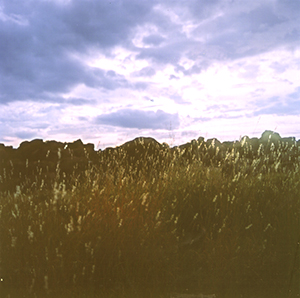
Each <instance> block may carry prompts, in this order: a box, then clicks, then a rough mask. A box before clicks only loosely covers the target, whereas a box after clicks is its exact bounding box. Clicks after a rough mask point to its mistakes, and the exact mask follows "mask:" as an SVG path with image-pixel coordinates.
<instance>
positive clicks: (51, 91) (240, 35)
mask: <svg viewBox="0 0 300 298" xmlns="http://www.w3.org/2000/svg"><path fill="white" fill-rule="evenodd" d="M299 3H300V2H299V1H288V0H278V1H268V2H267V1H263V0H261V1H253V2H247V5H246V4H245V3H244V2H241V1H225V0H202V1H199V0H190V1H181V0H180V1H179V0H174V1H173V0H172V1H171V0H166V1H140V0H123V1H122V0H115V1H80V0H76V1H75V0H74V1H68V2H64V1H59V2H58V1H39V0H35V1H30V0H28V1H21V0H14V1H4V0H2V1H1V0H0V41H1V44H0V78H1V80H0V103H2V104H5V103H9V102H11V101H17V100H21V101H24V100H29V99H30V100H35V101H49V102H56V101H58V100H61V99H62V98H61V97H60V96H61V94H62V93H67V92H70V91H71V90H72V88H74V87H75V86H77V85H78V84H84V85H86V86H88V87H91V88H96V89H98V88H100V89H101V88H102V89H105V90H108V91H109V90H115V89H117V88H132V89H134V88H140V89H145V88H146V87H147V83H146V82H144V83H143V84H142V85H136V84H135V83H131V82H130V81H128V80H129V79H128V78H125V77H123V76H122V75H120V74H118V73H117V72H116V70H113V69H112V70H110V71H105V70H102V69H100V68H93V67H90V66H87V65H86V64H84V58H85V57H87V56H88V55H89V54H90V53H91V52H94V53H101V54H102V55H106V56H108V57H110V58H113V53H112V49H113V48H114V47H116V46H119V47H122V48H125V49H127V50H130V51H134V52H135V53H136V58H137V59H146V60H148V61H149V66H148V67H147V68H144V69H142V70H141V71H140V73H139V74H137V75H140V76H145V77H149V78H150V77H151V76H153V75H154V74H155V71H156V69H155V66H154V65H152V63H153V62H154V63H156V64H157V65H166V64H171V65H173V66H174V69H175V71H177V72H181V73H183V74H184V75H186V76H189V75H192V74H194V73H200V72H201V71H202V70H203V69H206V68H207V67H208V66H209V65H210V64H211V63H213V62H214V61H220V60H224V59H236V58H241V57H246V56H249V55H256V54H259V53H262V52H266V51H271V50H273V49H276V48H278V47H282V46H283V47H288V46H296V45H299V42H300V27H299V23H300V18H299V15H300V4H299ZM172 14H173V16H174V15H175V16H176V17H175V18H174V17H172ZM186 24H192V25H193V26H194V27H193V28H194V29H193V30H190V31H189V33H187V31H186V28H185V25H186ZM143 26H146V27H147V26H148V27H149V26H150V27H151V26H152V27H155V28H156V31H155V33H153V32H152V33H147V34H146V33H145V36H142V38H141V43H142V44H143V45H144V47H142V46H140V45H139V46H137V45H135V44H134V42H133V39H134V37H135V34H136V32H137V28H143ZM184 57H187V58H189V59H191V60H192V61H194V65H192V66H190V68H189V69H185V68H183V67H182V66H181V65H179V63H180V60H181V58H184ZM274 67H278V66H276V65H274ZM172 78H175V77H174V76H173V77H172ZM77 103H78V101H77ZM75 104H76V102H75Z"/></svg>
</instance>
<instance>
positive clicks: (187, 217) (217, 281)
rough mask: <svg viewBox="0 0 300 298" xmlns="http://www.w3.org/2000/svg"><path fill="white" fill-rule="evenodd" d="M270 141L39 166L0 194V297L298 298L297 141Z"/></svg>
mask: <svg viewBox="0 0 300 298" xmlns="http://www.w3.org/2000/svg"><path fill="white" fill-rule="evenodd" d="M195 144H196V145H197V146H198V147H199V146H201V144H200V141H196V143H195ZM195 144H194V145H195ZM272 144H273V143H272V142H269V146H268V145H267V144H266V145H265V146H263V145H262V146H259V148H258V150H253V148H252V147H251V146H250V145H249V144H248V143H247V142H242V141H241V142H239V146H232V147H230V150H227V151H226V152H225V154H224V155H223V156H222V158H221V159H220V158H215V157H216V156H218V154H219V149H218V147H217V146H216V145H215V144H214V142H212V143H211V144H210V146H207V147H206V148H205V150H206V151H205V152H206V153H207V152H209V153H210V155H209V156H210V162H207V154H206V155H195V154H190V155H189V156H188V157H187V156H186V155H185V154H186V152H187V151H186V150H181V149H180V148H178V150H174V151H172V153H171V151H170V150H165V151H164V154H163V155H161V156H154V155H147V148H145V155H143V158H142V159H140V160H139V161H138V162H137V160H135V161H132V160H130V159H128V158H127V153H124V155H122V151H118V153H117V154H115V155H114V153H112V154H111V155H110V156H109V158H107V157H105V158H104V157H103V160H101V162H100V163H98V164H97V165H94V164H89V165H88V167H87V168H86V169H85V170H84V171H82V172H81V173H80V175H79V174H78V175H70V176H67V175H66V174H64V173H63V172H62V171H61V169H60V160H59V158H58V161H57V165H56V175H55V177H54V178H53V181H52V182H51V183H47V181H44V176H43V175H42V171H39V170H38V169H37V171H36V173H37V174H36V176H35V178H34V181H31V180H30V179H27V180H26V179H25V180H24V182H23V183H22V184H20V185H18V186H17V187H16V188H15V190H14V191H9V190H5V191H2V192H0V235H1V243H0V252H1V255H0V262H1V263H0V265H1V272H0V273H1V283H0V287H1V288H0V291H1V292H0V293H1V297H4V298H8V297H9V298H14V297H51V298H52V297H57V298H60V297H61V298H63V297H67V298H68V297H70V298H71V297H86V298H89V297H108V298H109V297H111V298H113V297H133V298H135V297H161V298H166V297H172V293H186V294H191V293H203V294H215V295H216V297H217V298H227V297H228V298H234V297H241V298H242V297H243V298H245V297H246V298H248V297H249V298H252V297H258V298H259V297H262V298H265V297H272V298H276V297H278V298H281V297H282V298H286V297H290V298H294V297H300V296H299V295H300V283H299V281H300V270H299V269H300V260H299V255H300V248H299V245H300V219H299V215H300V200H299V198H300V168H299V161H300V149H299V147H298V146H297V143H296V142H295V143H294V145H289V146H288V145H286V146H285V145H284V143H283V142H280V141H279V142H277V143H276V144H275V145H276V146H275V145H274V144H273V145H272ZM199 148H200V147H199ZM267 148H268V149H267ZM292 153H293V154H292ZM291 156H292V158H291ZM205 157H206V158H205ZM286 159H287V160H288V162H283V160H286ZM0 175H1V181H2V182H3V181H4V182H3V183H5V181H9V173H8V171H7V170H6V171H4V170H2V173H0ZM39 175H40V176H39ZM5 179H6V180H5ZM33 182H34V183H33Z"/></svg>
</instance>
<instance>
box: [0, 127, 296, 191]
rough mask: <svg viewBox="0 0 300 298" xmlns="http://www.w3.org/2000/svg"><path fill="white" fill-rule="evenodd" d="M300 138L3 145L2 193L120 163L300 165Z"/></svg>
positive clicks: (144, 167)
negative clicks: (103, 146)
mask: <svg viewBox="0 0 300 298" xmlns="http://www.w3.org/2000/svg"><path fill="white" fill-rule="evenodd" d="M299 148H300V141H299V140H298V141H296V139H295V138H294V137H285V138H281V136H280V135H279V134H278V133H276V132H273V131H265V132H264V133H263V134H262V136H261V137H260V138H249V137H248V136H244V137H243V138H241V140H239V141H235V142H223V143H221V142H220V141H219V140H217V139H209V140H207V141H205V139H204V138H203V137H199V138H198V139H197V140H192V141H191V142H189V143H186V144H183V145H180V146H175V147H172V148H170V147H169V146H167V145H166V144H160V143H159V142H157V141H156V140H155V139H153V138H145V137H139V138H136V139H134V140H132V141H129V142H126V143H125V144H123V145H121V146H118V147H115V148H106V149H105V150H103V151H102V150H99V151H95V149H94V145H93V144H83V143H82V141H81V140H77V141H74V142H73V143H66V142H65V143H63V142H56V141H45V142H44V141H43V140H40V139H36V140H32V141H25V142H23V143H21V144H20V146H19V147H18V148H17V149H14V148H13V147H12V146H5V145H4V144H0V191H10V192H15V190H16V186H20V187H23V189H26V188H30V189H34V188H35V187H39V186H40V185H43V187H47V188H50V189H51V188H53V185H54V182H55V181H56V182H58V181H64V182H65V183H66V184H72V183H73V182H74V181H75V180H76V179H79V178H80V176H82V175H83V174H84V173H85V171H86V170H87V169H92V168H98V171H100V172H102V173H103V174H104V175H105V173H106V172H108V171H112V169H114V168H117V167H122V168H124V169H125V171H127V173H130V174H134V173H135V174H136V175H138V174H139V172H143V173H144V174H147V173H149V174H151V173H155V172H156V171H158V170H162V171H163V170H165V168H164V167H167V166H168V164H169V163H170V162H174V160H176V162H179V164H181V165H183V166H184V165H186V164H188V163H191V162H193V161H201V162H202V164H203V166H214V167H220V168H221V169H222V172H223V173H224V174H226V175H233V174H236V173H237V172H238V171H241V168H243V170H245V169H246V168H247V167H248V168H249V167H250V165H251V164H252V162H253V161H254V160H256V168H257V169H258V168H259V167H265V168H266V169H267V167H268V166H270V165H271V164H272V163H275V162H276V163H277V164H280V166H281V167H290V168H292V167H295V165H296V164H298V163H299V159H298V158H299V155H300V149H299Z"/></svg>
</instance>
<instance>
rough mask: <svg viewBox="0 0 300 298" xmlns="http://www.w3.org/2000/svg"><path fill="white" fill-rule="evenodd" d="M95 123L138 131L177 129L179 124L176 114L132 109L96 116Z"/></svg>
mask: <svg viewBox="0 0 300 298" xmlns="http://www.w3.org/2000/svg"><path fill="white" fill-rule="evenodd" d="M95 122H96V123H97V124H104V125H110V126H119V127H126V128H138V129H168V127H170V124H171V125H172V127H173V128H178V127H179V124H180V120H179V117H178V114H169V113H166V112H164V111H162V110H157V111H156V112H153V111H141V110H132V109H123V110H119V111H117V112H113V113H109V114H103V115H100V116H97V117H96V119H95Z"/></svg>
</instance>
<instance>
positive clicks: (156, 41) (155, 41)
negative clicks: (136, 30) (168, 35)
mask: <svg viewBox="0 0 300 298" xmlns="http://www.w3.org/2000/svg"><path fill="white" fill-rule="evenodd" d="M164 40H165V38H163V37H162V36H160V35H156V34H153V35H149V36H146V37H144V38H143V43H144V44H147V45H152V46H158V45H160V44H161V43H162V42H163V41H164Z"/></svg>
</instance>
